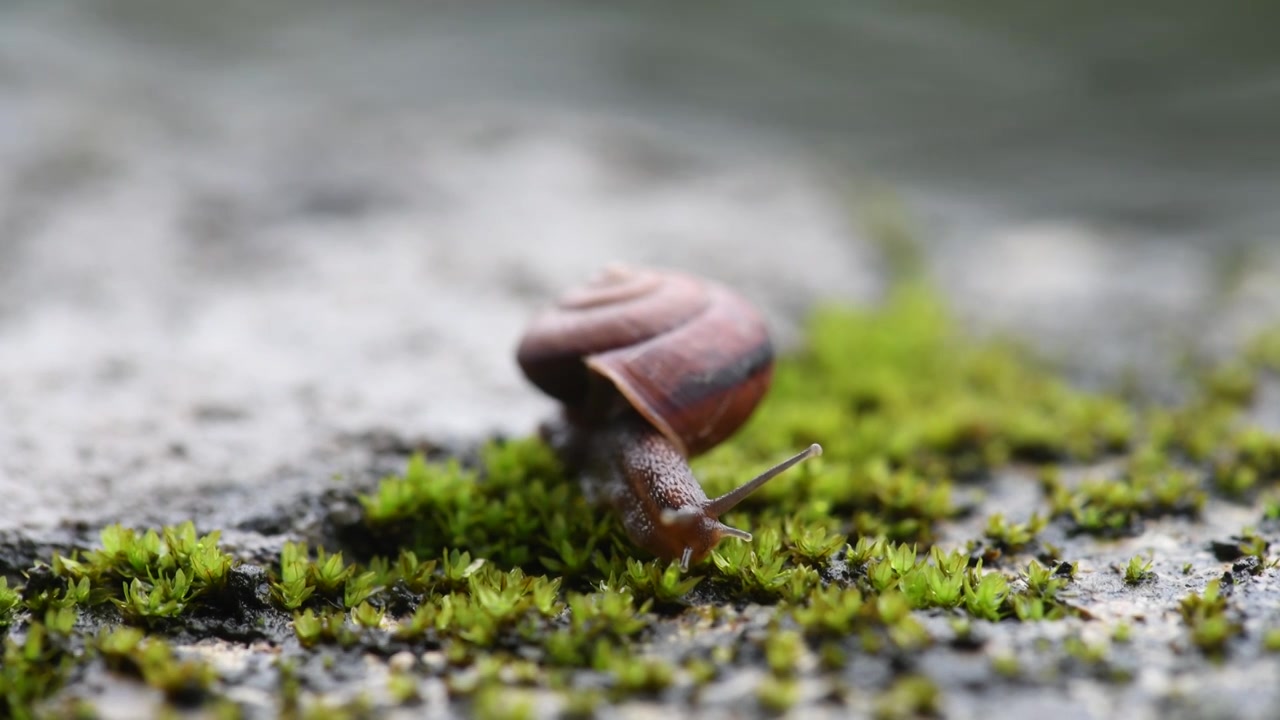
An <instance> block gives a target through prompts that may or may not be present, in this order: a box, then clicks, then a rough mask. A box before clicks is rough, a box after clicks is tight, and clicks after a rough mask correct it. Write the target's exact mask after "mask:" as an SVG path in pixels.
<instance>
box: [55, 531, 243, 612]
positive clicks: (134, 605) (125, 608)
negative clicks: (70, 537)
mask: <svg viewBox="0 0 1280 720" xmlns="http://www.w3.org/2000/svg"><path fill="white" fill-rule="evenodd" d="M219 536H220V533H219V532H217V531H214V532H211V533H209V534H208V535H204V536H203V537H201V536H197V535H196V530H195V526H194V525H193V524H192V523H190V522H186V523H183V524H182V525H177V526H173V527H166V528H163V529H161V530H160V531H159V532H156V531H155V530H148V531H146V532H138V531H136V530H133V529H131V528H126V527H122V526H120V525H110V526H107V527H106V528H104V529H103V530H102V533H101V540H102V547H101V548H98V549H94V550H89V551H87V552H83V553H72V555H71V556H69V557H64V556H61V555H58V556H54V558H53V573H54V575H55V576H57V577H59V578H62V579H64V580H65V583H64V586H63V587H64V588H65V591H64V593H63V594H62V596H61V597H58V596H57V593H56V592H51V591H49V590H45V591H43V595H41V596H39V597H37V598H34V599H33V601H32V606H33V608H38V607H42V606H60V607H67V606H72V605H100V604H103V603H111V604H113V605H115V606H116V607H117V608H119V610H120V613H121V615H122V616H123V617H124V618H125V619H126V620H127V621H129V622H133V623H138V624H144V625H149V624H154V623H156V622H160V621H163V620H167V619H172V618H176V617H178V616H180V615H181V614H182V613H183V612H184V611H186V610H187V608H189V607H191V606H193V605H197V604H199V603H201V602H202V601H204V600H206V599H209V598H212V597H216V596H217V595H218V594H220V593H221V592H222V591H223V590H224V589H225V588H226V584H227V580H228V579H229V577H230V573H231V568H232V567H233V565H234V560H233V558H232V557H231V555H229V554H227V553H224V552H222V550H221V549H220V548H219V547H218V538H219Z"/></svg>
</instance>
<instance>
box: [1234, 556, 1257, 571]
mask: <svg viewBox="0 0 1280 720" xmlns="http://www.w3.org/2000/svg"><path fill="white" fill-rule="evenodd" d="M1231 572H1233V573H1235V574H1236V575H1257V574H1258V573H1261V572H1262V561H1261V560H1259V559H1258V558H1257V556H1256V555H1246V556H1244V557H1242V558H1240V559H1239V560H1237V561H1235V563H1233V564H1232V565H1231Z"/></svg>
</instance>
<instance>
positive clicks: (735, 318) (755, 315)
mask: <svg viewBox="0 0 1280 720" xmlns="http://www.w3.org/2000/svg"><path fill="white" fill-rule="evenodd" d="M516 359H517V361H518V362H519V363H520V367H521V368H522V369H523V370H524V372H525V374H526V375H527V376H528V377H529V379H530V380H532V381H533V383H534V384H535V385H537V386H538V387H539V388H541V389H542V390H543V391H544V392H546V393H547V394H548V395H551V396H552V397H555V398H557V399H559V400H561V401H562V402H564V403H565V405H566V406H568V407H570V408H574V407H585V406H586V405H587V404H588V401H589V397H590V395H591V393H592V390H593V384H594V382H595V381H594V379H593V375H595V376H598V377H600V378H604V379H607V380H608V381H609V382H610V383H611V384H612V385H613V387H614V388H616V389H617V391H618V392H619V393H621V395H622V396H623V397H624V398H626V400H627V401H628V402H629V403H630V404H631V406H632V407H633V408H635V410H636V411H637V412H639V413H640V414H641V415H642V416H643V417H644V418H645V419H646V420H648V421H649V422H650V423H651V424H652V425H653V426H654V427H655V428H657V429H658V430H659V431H660V432H661V433H662V434H663V435H665V436H666V437H667V439H668V440H670V441H671V442H672V443H673V444H675V445H676V447H677V448H679V449H680V450H681V452H682V453H683V454H684V455H685V456H686V457H693V456H696V455H699V454H701V453H704V452H706V451H707V450H710V449H711V448H713V447H715V446H716V445H718V444H719V443H721V442H722V441H724V440H725V438H727V437H729V436H730V435H732V434H733V433H734V432H735V431H736V430H737V429H738V428H739V427H741V426H742V424H743V423H744V422H746V420H747V418H748V417H750V415H751V412H752V411H753V410H754V409H755V407H756V406H757V405H758V404H759V403H760V400H761V399H762V398H763V397H764V394H765V392H766V391H767V390H768V389H769V383H770V381H771V379H772V377H773V345H772V343H771V342H770V341H769V334H768V328H767V326H766V325H765V323H764V319H763V317H761V315H760V313H759V312H758V311H757V310H756V309H755V308H754V307H753V306H752V305H751V304H750V303H749V302H747V301H746V300H745V299H744V298H743V297H742V296H741V295H739V294H738V293H735V292H733V291H732V290H729V289H728V288H726V287H724V286H723V285H720V284H718V283H714V282H710V281H707V280H703V279H701V278H696V277H694V276H692V275H687V274H684V273H678V272H658V271H654V270H633V269H629V268H623V267H614V268H610V269H609V270H607V271H606V272H605V273H603V274H602V275H600V276H599V277H597V278H596V279H595V280H594V281H592V282H591V283H590V284H588V285H587V286H585V287H583V288H581V289H579V290H575V291H573V292H570V293H568V294H566V295H564V296H563V297H562V298H561V299H560V301H559V303H558V304H557V305H556V307H554V308H552V309H551V310H549V311H547V312H545V313H543V314H542V315H539V316H538V317H537V318H535V319H534V320H533V322H532V323H531V324H530V326H529V330H528V331H527V332H526V334H525V336H524V339H523V340H522V341H521V343H520V347H519V349H518V350H517V353H516Z"/></svg>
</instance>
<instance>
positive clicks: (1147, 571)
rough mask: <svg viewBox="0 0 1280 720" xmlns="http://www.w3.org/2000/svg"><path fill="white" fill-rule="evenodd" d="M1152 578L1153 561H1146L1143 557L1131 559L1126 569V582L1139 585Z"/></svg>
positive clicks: (1136, 556)
mask: <svg viewBox="0 0 1280 720" xmlns="http://www.w3.org/2000/svg"><path fill="white" fill-rule="evenodd" d="M1150 576H1151V560H1144V559H1143V558H1142V556H1141V555H1134V556H1133V557H1131V558H1129V564H1128V565H1127V566H1125V569H1124V581H1125V582H1126V583H1128V584H1129V585H1137V584H1139V583H1141V582H1142V581H1144V580H1146V579H1147V578H1148V577H1150Z"/></svg>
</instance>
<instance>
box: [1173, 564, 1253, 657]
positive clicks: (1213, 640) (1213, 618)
mask: <svg viewBox="0 0 1280 720" xmlns="http://www.w3.org/2000/svg"><path fill="white" fill-rule="evenodd" d="M1178 610H1179V613H1180V614H1181V615H1182V619H1183V621H1184V622H1185V623H1186V624H1187V627H1188V628H1189V629H1190V630H1191V642H1192V643H1193V644H1195V646H1196V647H1198V648H1200V649H1201V650H1202V651H1203V652H1205V653H1206V654H1209V655H1213V656H1221V655H1222V654H1223V653H1224V652H1226V648H1227V642H1228V641H1229V640H1230V639H1231V638H1232V637H1234V636H1236V635H1239V634H1240V633H1242V632H1243V631H1244V628H1243V626H1242V625H1241V624H1240V623H1239V622H1237V621H1236V620H1234V619H1232V618H1231V617H1230V615H1229V614H1228V611H1227V600H1226V598H1225V597H1223V595H1222V590H1221V586H1220V584H1219V582H1218V581H1217V580H1212V581H1210V582H1209V583H1208V584H1207V585H1206V586H1205V589H1204V592H1203V593H1191V594H1190V595H1188V596H1186V597H1184V598H1183V599H1182V602H1181V604H1180V605H1179V608H1178Z"/></svg>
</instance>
